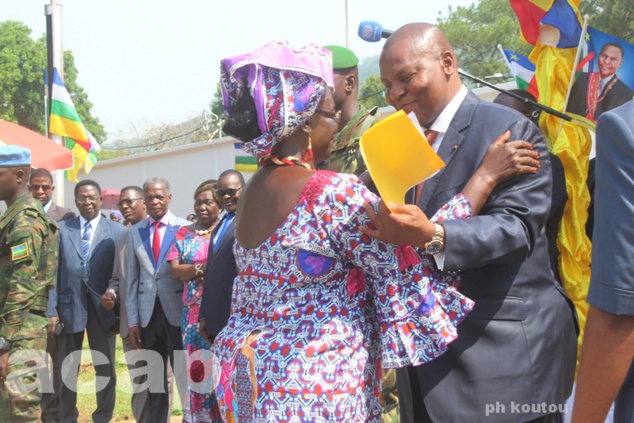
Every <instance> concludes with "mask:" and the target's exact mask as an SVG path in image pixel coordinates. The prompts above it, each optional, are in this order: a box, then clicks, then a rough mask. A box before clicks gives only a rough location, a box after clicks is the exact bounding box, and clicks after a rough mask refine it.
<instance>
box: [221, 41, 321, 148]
mask: <svg viewBox="0 0 634 423" xmlns="http://www.w3.org/2000/svg"><path fill="white" fill-rule="evenodd" d="M220 74H221V76H220V82H221V84H220V85H221V86H222V101H223V106H224V110H225V113H227V114H229V111H230V110H231V106H233V105H234V104H235V103H236V101H237V100H238V98H240V96H241V95H242V93H243V91H244V90H245V89H249V90H250V92H251V96H252V97H253V99H254V101H255V108H256V110H257V114H258V126H259V127H260V131H262V135H261V136H259V137H258V138H255V139H254V140H252V141H251V142H248V143H245V146H244V150H245V151H246V152H247V153H249V154H251V155H254V156H258V157H259V156H264V155H267V154H270V153H271V149H272V148H273V146H274V145H275V144H277V143H278V142H280V141H282V140H284V139H285V138H286V137H288V136H289V135H291V134H292V133H293V132H295V131H296V130H297V129H298V128H299V127H300V126H301V125H303V124H305V123H306V122H307V121H308V119H309V118H310V116H311V115H312V114H313V113H314V112H315V109H316V108H317V104H319V101H320V100H321V98H322V96H323V95H324V93H325V92H326V87H327V86H330V87H333V74H332V53H330V51H328V50H326V49H325V48H323V47H319V46H317V45H315V44H308V45H306V46H304V47H301V48H299V49H297V50H293V49H292V48H291V47H290V46H289V45H288V43H287V42H286V40H276V41H274V42H272V43H270V44H267V45H265V46H264V47H262V48H259V49H257V50H254V51H252V52H250V53H247V54H243V55H240V56H236V57H230V58H227V59H223V60H222V61H221V63H220Z"/></svg>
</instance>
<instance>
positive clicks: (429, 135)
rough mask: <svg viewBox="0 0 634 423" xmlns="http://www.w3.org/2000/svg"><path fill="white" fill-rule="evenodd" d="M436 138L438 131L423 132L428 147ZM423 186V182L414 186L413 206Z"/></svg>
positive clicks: (416, 202)
mask: <svg viewBox="0 0 634 423" xmlns="http://www.w3.org/2000/svg"><path fill="white" fill-rule="evenodd" d="M437 137H438V131H433V130H431V129H429V130H427V131H425V138H427V142H428V143H429V145H434V142H435V141H436V138H437ZM424 186H425V181H423V182H421V183H420V184H418V185H417V186H416V196H415V200H414V205H417V204H418V200H419V199H420V195H421V193H422V192H423V187H424Z"/></svg>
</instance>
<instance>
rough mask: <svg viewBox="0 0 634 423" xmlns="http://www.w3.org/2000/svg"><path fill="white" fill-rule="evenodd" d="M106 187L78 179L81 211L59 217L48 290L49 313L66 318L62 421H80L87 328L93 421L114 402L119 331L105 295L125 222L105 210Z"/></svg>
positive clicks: (103, 418)
mask: <svg viewBox="0 0 634 423" xmlns="http://www.w3.org/2000/svg"><path fill="white" fill-rule="evenodd" d="M101 201H102V200H101V188H100V187H99V184H98V183H97V182H95V181H92V180H90V179H86V180H83V181H80V182H78V183H77V185H75V204H76V205H77V208H78V209H79V213H80V216H79V217H77V218H74V219H70V220H64V221H62V222H60V233H59V265H58V274H57V284H56V286H55V289H53V290H51V292H50V294H49V302H48V310H47V314H48V316H49V318H51V321H52V324H53V325H55V324H57V322H56V318H58V319H59V322H61V323H62V324H64V329H63V331H62V333H61V335H59V339H58V345H59V358H60V362H58V363H56V365H59V366H61V367H60V368H61V376H62V380H61V383H60V385H61V386H60V390H59V391H58V392H59V399H60V407H59V421H60V422H62V423H66V422H74V421H77V417H78V416H79V413H78V411H77V378H78V371H79V365H80V363H81V350H82V344H83V341H84V331H85V332H86V334H87V335H88V344H89V346H90V349H91V351H96V352H98V353H100V355H95V354H93V356H92V360H93V363H94V365H95V372H96V374H97V386H96V389H97V409H96V410H95V412H94V413H93V414H92V420H93V421H94V422H98V423H100V422H104V423H106V422H109V421H110V420H111V419H112V413H113V410H114V405H115V389H116V374H115V369H114V364H115V355H114V350H115V337H114V334H112V333H111V329H112V327H113V325H114V324H115V322H116V320H117V316H116V315H115V314H114V312H113V311H108V310H106V309H104V308H103V307H102V306H101V304H100V297H101V295H102V294H103V293H104V292H105V291H106V289H107V288H108V281H109V279H110V276H111V275H112V269H113V265H114V252H115V242H116V240H117V239H118V238H120V237H121V236H122V235H123V234H124V233H125V227H123V225H120V224H118V223H115V222H112V221H110V220H108V219H106V218H105V217H104V216H102V215H101V214H100V209H101Z"/></svg>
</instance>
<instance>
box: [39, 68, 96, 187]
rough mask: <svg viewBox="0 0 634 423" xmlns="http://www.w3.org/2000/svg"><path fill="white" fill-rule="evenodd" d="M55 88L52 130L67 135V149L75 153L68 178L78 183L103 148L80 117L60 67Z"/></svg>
mask: <svg viewBox="0 0 634 423" xmlns="http://www.w3.org/2000/svg"><path fill="white" fill-rule="evenodd" d="M51 91H52V93H51V115H50V119H49V122H50V124H49V132H50V133H51V134H55V135H59V136H61V137H64V138H65V141H64V142H65V145H66V148H68V149H69V150H71V151H72V152H73V159H74V165H73V168H72V169H69V170H67V171H66V178H67V179H69V180H71V181H74V182H77V181H78V179H77V175H78V173H79V171H80V170H81V169H82V168H83V169H84V172H85V173H89V172H90V170H91V169H92V168H93V166H94V165H95V163H97V152H99V151H101V147H99V143H98V142H97V140H96V139H95V137H94V136H93V135H92V134H91V133H90V132H89V131H88V130H87V129H86V127H85V126H84V124H83V123H82V121H81V119H80V118H79V113H77V109H76V108H75V104H74V103H73V100H72V99H71V97H70V94H69V93H68V90H66V86H65V85H64V82H63V81H62V78H61V77H60V75H59V73H58V72H57V69H54V72H53V86H52V90H51Z"/></svg>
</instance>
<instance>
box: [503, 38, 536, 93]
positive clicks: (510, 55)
mask: <svg viewBox="0 0 634 423" xmlns="http://www.w3.org/2000/svg"><path fill="white" fill-rule="evenodd" d="M500 50H501V51H502V53H504V58H505V59H506V64H507V65H508V67H509V69H510V70H511V73H512V74H513V75H514V76H515V82H516V83H517V88H519V89H520V90H525V91H528V92H529V93H531V94H533V95H534V96H535V98H536V99H539V91H538V90H537V81H535V65H534V64H533V63H532V62H531V61H530V60H528V57H526V56H522V55H521V54H519V53H515V52H514V51H510V50H505V49H503V48H501V47H500Z"/></svg>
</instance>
